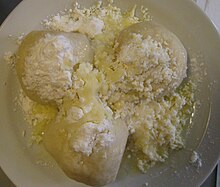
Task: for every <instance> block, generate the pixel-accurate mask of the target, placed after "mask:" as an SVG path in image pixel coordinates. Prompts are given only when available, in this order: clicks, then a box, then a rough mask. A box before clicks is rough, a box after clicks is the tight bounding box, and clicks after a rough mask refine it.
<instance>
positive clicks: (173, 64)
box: [116, 22, 187, 101]
mask: <svg viewBox="0 0 220 187" xmlns="http://www.w3.org/2000/svg"><path fill="white" fill-rule="evenodd" d="M116 46H117V48H116V51H117V59H118V60H119V61H120V62H121V63H123V65H124V67H125V69H126V75H125V77H124V79H123V80H122V81H121V82H120V83H119V84H118V87H119V89H120V90H121V91H122V92H124V93H132V94H134V95H135V96H137V98H145V99H148V100H149V101H151V100H153V99H155V98H158V97H160V96H163V95H165V94H169V93H170V92H172V91H173V90H175V89H176V88H177V87H178V86H179V85H180V84H181V82H182V81H183V79H184V78H185V77H186V70H187V52H186V50H185V48H184V46H183V44H182V43H181V41H180V40H179V39H178V38H177V37H176V36H175V35H174V34H173V33H172V32H170V31H169V30H167V29H166V28H164V27H163V26H161V25H158V24H156V23H153V22H142V23H137V24H134V25H132V26H130V27H128V28H127V29H125V30H123V31H122V32H121V33H120V35H119V37H118V40H117V44H116Z"/></svg>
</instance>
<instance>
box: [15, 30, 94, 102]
mask: <svg viewBox="0 0 220 187" xmlns="http://www.w3.org/2000/svg"><path fill="white" fill-rule="evenodd" d="M17 56H18V58H17V63H16V70H17V74H18V78H19V80H20V82H21V85H22V88H23V90H24V91H25V93H26V94H27V95H28V96H29V97H30V98H31V99H32V100H34V101H37V102H40V103H53V104H54V103H56V102H58V101H59V100H60V99H61V98H63V97H64V96H65V94H66V92H67V90H68V89H70V88H71V86H72V83H73V82H72V74H73V68H74V67H75V66H76V65H77V64H78V63H80V62H90V61H92V58H93V53H92V50H91V47H90V42H89V40H88V38H87V37H86V36H85V35H83V34H79V33H61V32H52V31H33V32H31V33H29V34H28V35H27V36H26V37H25V39H24V41H23V42H22V44H21V45H20V47H19V50H18V52H17Z"/></svg>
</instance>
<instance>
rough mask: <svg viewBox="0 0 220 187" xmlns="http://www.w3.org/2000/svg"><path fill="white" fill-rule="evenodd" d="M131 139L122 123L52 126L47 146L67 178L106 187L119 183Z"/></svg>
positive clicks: (46, 137)
mask: <svg viewBox="0 0 220 187" xmlns="http://www.w3.org/2000/svg"><path fill="white" fill-rule="evenodd" d="M127 138H128V129H127V126H126V125H125V124H124V123H123V122H122V121H121V120H113V122H111V121H109V120H103V121H102V122H101V123H95V122H86V123H84V124H79V123H68V122H67V121H65V120H61V121H60V122H54V123H51V124H50V125H49V127H48V129H47V131H46V132H45V134H44V139H43V142H44V146H45V147H46V149H47V151H48V152H49V153H50V154H51V155H52V156H53V157H54V159H55V160H56V162H57V163H58V165H59V166H60V167H61V168H62V170H63V171H64V172H65V173H66V175H67V176H68V177H70V178H72V179H74V180H76V181H79V182H82V183H85V184H88V185H91V186H102V185H105V184H107V183H111V182H113V181H114V180H115V178H116V176H117V173H118V170H119V167H120V163H121V160H122V156H123V153H124V150H125V146H126V142H127Z"/></svg>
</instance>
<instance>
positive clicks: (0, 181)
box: [0, 0, 217, 187]
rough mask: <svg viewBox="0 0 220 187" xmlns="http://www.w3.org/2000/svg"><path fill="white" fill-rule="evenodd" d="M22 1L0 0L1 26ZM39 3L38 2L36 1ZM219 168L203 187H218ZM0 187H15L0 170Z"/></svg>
mask: <svg viewBox="0 0 220 187" xmlns="http://www.w3.org/2000/svg"><path fill="white" fill-rule="evenodd" d="M21 1H22V0H0V24H1V23H2V22H3V21H4V20H5V18H6V17H7V16H8V14H9V13H10V12H11V11H12V10H13V9H14V8H15V7H16V5H17V4H19V2H21ZM36 1H37V0H36ZM216 176H217V168H215V169H214V171H213V172H212V174H211V175H210V176H209V177H208V179H207V180H206V181H205V182H204V183H203V184H202V185H201V187H217V186H216ZM0 186H1V187H14V185H13V184H12V183H11V182H10V180H9V179H8V178H7V176H6V175H5V174H4V173H3V172H2V171H1V169H0Z"/></svg>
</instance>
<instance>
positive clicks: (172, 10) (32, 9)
mask: <svg viewBox="0 0 220 187" xmlns="http://www.w3.org/2000/svg"><path fill="white" fill-rule="evenodd" d="M93 2H94V1H92V0H88V1H86V0H81V1H80V4H82V5H86V6H89V5H91V4H92V3H93ZM71 3H72V1H70V0H62V1H61V0H37V1H36V0H23V2H22V3H21V4H19V6H17V8H16V9H15V10H14V11H13V12H12V13H11V15H10V16H9V17H8V18H7V20H6V21H5V22H4V24H3V25H2V27H1V30H0V90H1V92H0V165H1V167H2V169H3V170H4V171H5V172H6V174H7V175H8V176H9V177H10V179H11V180H12V181H13V182H14V183H15V184H16V185H17V186H18V187H21V186H22V187H26V186H27V187H30V186H32V187H35V186H36V187H39V186H47V187H50V186H53V187H56V186H57V187H58V186H65V187H68V186H85V185H82V184H79V183H77V182H75V181H73V180H70V179H68V178H67V177H66V176H65V175H64V174H63V172H62V171H61V170H60V169H59V167H57V165H55V167H54V168H51V167H47V166H41V165H39V164H38V165H37V164H36V160H37V159H38V158H39V157H43V156H42V155H39V154H38V152H39V151H37V150H30V149H26V148H25V146H26V143H25V139H24V138H23V137H22V135H21V134H22V130H23V129H24V127H25V123H24V120H23V116H22V114H21V111H17V112H14V111H13V109H14V103H13V99H14V97H15V96H16V95H17V93H18V89H19V87H18V83H17V80H16V77H15V75H14V74H13V73H12V71H11V70H10V68H8V66H7V65H6V64H5V63H4V62H3V59H2V55H3V52H4V51H8V50H15V49H16V45H15V44H14V43H13V42H11V41H10V40H8V35H9V34H12V35H16V36H18V35H19V34H21V33H28V32H29V31H31V30H34V29H35V30H36V29H39V28H40V27H41V26H40V21H41V20H42V19H44V18H45V17H46V16H47V15H50V14H53V13H56V12H57V11H59V10H62V9H64V8H69V7H70V5H71ZM133 4H134V3H133V1H132V0H130V1H128V0H121V1H116V5H118V6H119V7H121V8H123V9H127V8H129V7H131V6H133ZM135 4H137V5H144V6H146V7H148V8H149V10H150V13H151V15H153V17H154V19H155V20H156V21H158V22H160V23H162V24H163V25H165V26H166V27H167V28H168V29H170V30H171V31H173V32H174V33H176V35H177V36H178V37H180V39H181V40H182V41H183V43H184V45H185V46H186V47H187V48H190V50H189V55H190V56H191V55H192V53H198V52H200V53H201V54H203V56H204V63H205V66H206V68H207V73H208V76H207V77H205V78H204V81H203V83H202V86H201V88H200V89H201V91H200V93H199V95H198V96H199V99H200V101H201V103H202V105H201V107H200V109H199V110H198V112H197V113H196V116H195V118H194V121H193V124H194V125H193V127H192V129H191V131H190V133H189V134H188V135H187V140H186V149H183V150H180V151H177V152H174V153H172V154H171V156H170V158H169V159H168V160H167V162H166V163H164V164H158V165H157V166H156V167H154V168H152V169H150V170H149V172H148V173H147V174H134V173H132V172H129V171H127V170H126V167H125V163H124V164H123V165H122V167H121V170H120V174H119V176H118V178H117V181H116V182H115V183H113V184H110V185H109V186H131V187H133V186H135V187H136V186H138V187H139V186H142V185H143V184H145V183H146V182H147V183H148V184H149V186H198V185H199V184H201V183H202V182H203V180H205V178H206V177H207V176H208V175H209V173H210V172H211V170H212V169H213V167H214V166H215V164H216V162H217V160H218V158H219V154H220V146H219V145H220V139H219V134H220V126H219V124H218V123H219V121H220V115H219V110H220V97H219V94H218V93H219V92H220V83H219V80H220V61H219V53H220V38H219V35H218V33H217V31H216V29H215V28H214V26H213V25H212V23H211V22H210V21H209V19H208V18H207V17H206V16H205V15H204V14H203V13H202V11H201V10H199V8H197V6H196V5H195V4H194V3H193V2H191V1H190V0H163V1H161V0H137V1H135ZM200 62H202V60H200ZM214 81H215V83H214V86H212V89H211V91H210V89H209V88H208V85H210V83H213V82H214ZM5 82H6V85H5V84H4V83H5ZM210 111H211V115H210ZM207 124H209V125H208V126H207ZM192 150H197V151H198V152H199V154H200V155H201V159H202V167H201V168H199V169H198V172H197V168H196V167H194V166H193V165H191V164H189V158H190V155H191V152H192ZM45 154H46V153H45ZM171 166H172V167H171Z"/></svg>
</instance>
